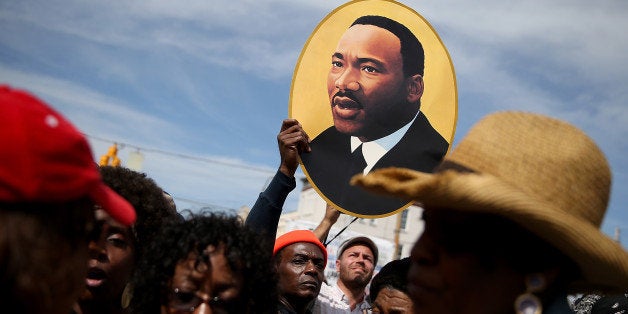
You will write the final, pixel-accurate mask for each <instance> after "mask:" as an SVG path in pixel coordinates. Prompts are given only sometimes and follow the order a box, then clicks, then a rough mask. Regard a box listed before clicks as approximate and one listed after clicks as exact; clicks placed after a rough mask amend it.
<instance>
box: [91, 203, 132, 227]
mask: <svg viewBox="0 0 628 314" xmlns="http://www.w3.org/2000/svg"><path fill="white" fill-rule="evenodd" d="M94 217H96V221H101V222H105V223H107V224H108V225H109V226H112V227H116V228H120V229H121V230H125V229H127V228H128V227H127V226H125V225H123V224H121V223H119V222H118V221H117V220H115V219H113V218H112V217H111V216H110V215H109V214H108V213H107V212H106V211H105V210H104V209H102V208H101V207H100V206H98V205H96V206H95V207H94Z"/></svg>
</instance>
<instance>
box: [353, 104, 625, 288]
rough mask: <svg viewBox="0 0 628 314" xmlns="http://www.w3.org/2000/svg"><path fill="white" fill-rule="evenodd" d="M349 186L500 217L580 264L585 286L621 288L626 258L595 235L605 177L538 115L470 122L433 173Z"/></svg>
mask: <svg viewBox="0 0 628 314" xmlns="http://www.w3.org/2000/svg"><path fill="white" fill-rule="evenodd" d="M351 182H352V184H356V185H359V186H362V187H364V188H366V189H368V190H372V191H375V192H378V193H382V194H389V195H390V194H392V195H395V196H398V197H401V198H405V199H411V200H416V201H419V202H421V203H422V204H423V205H424V206H427V207H432V208H439V207H446V208H450V209H456V210H464V211H469V212H482V213H491V214H497V215H501V216H503V217H505V218H507V219H510V220H512V221H514V222H516V223H518V224H520V225H521V226H523V227H524V228H527V229H528V230H529V231H531V232H533V233H534V234H536V235H537V236H539V237H541V238H542V239H544V240H546V241H547V242H548V243H550V244H552V245H553V246H555V247H556V248H558V249H559V250H561V251H562V252H563V253H564V254H565V255H567V256H569V257H570V258H572V259H573V260H574V261H575V262H576V263H577V265H578V266H579V267H580V270H581V272H582V276H583V278H582V279H583V280H584V282H581V283H579V285H578V286H579V287H582V286H581V285H583V284H584V285H585V286H586V287H591V288H596V289H605V290H609V289H610V290H617V289H619V290H621V291H623V290H624V289H626V288H627V287H628V253H627V252H626V251H625V250H624V249H623V248H622V247H621V246H620V245H619V244H618V243H616V242H615V241H613V240H612V239H610V238H609V237H607V236H606V235H604V234H603V233H602V232H600V230H599V228H600V224H601V223H602V219H603V218H604V214H605V212H606V207H607V205H608V199H609V194H610V185H611V173H610V169H609V166H608V163H607V161H606V158H605V157H604V154H603V153H602V151H601V150H600V149H599V148H598V147H597V145H596V144H595V143H594V142H593V141H592V140H591V139H590V138H589V137H588V136H587V135H586V134H584V133H583V132H582V131H580V130H579V129H577V128H575V127H574V126H572V125H570V124H567V123H565V122H562V121H559V120H556V119H552V118H549V117H546V116H542V115H537V114H531V113H523V112H501V113H495V114H491V115H489V116H487V117H485V118H484V119H482V120H481V121H480V122H478V123H477V124H476V125H475V126H474V127H473V128H472V129H471V130H470V131H469V133H468V134H467V136H466V137H465V138H463V139H462V140H461V141H460V143H459V145H458V146H457V147H456V149H455V150H453V151H452V152H451V154H449V155H448V156H446V157H445V159H444V161H443V162H442V164H441V165H440V166H439V167H438V168H437V169H436V171H435V173H421V172H417V171H413V170H410V169H401V168H387V169H382V170H379V171H373V172H371V173H370V174H368V175H366V176H361V175H358V176H355V177H354V178H353V180H352V181H351Z"/></svg>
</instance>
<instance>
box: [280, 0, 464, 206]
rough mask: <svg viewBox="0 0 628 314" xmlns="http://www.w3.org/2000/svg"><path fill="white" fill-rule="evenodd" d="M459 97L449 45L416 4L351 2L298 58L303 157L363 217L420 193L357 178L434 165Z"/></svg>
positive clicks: (329, 197) (314, 180)
mask: <svg viewBox="0 0 628 314" xmlns="http://www.w3.org/2000/svg"><path fill="white" fill-rule="evenodd" d="M457 106H458V97H457V91H456V78H455V74H454V68H453V65H452V63H451V59H450V57H449V53H448V52H447V49H446V48H445V46H444V45H443V43H442V42H441V40H440V38H439V37H438V35H437V34H436V32H435V31H434V29H433V28H432V27H431V26H430V24H429V23H428V22H427V21H426V20H425V19H424V18H423V17H421V16H420V15H419V14H418V13H417V12H415V11H414V10H412V9H410V8H409V7H407V6H405V5H403V4H400V3H398V2H394V1H385V0H363V1H352V2H349V3H347V4H344V5H342V6H340V7H338V8H337V9H335V10H334V11H333V12H331V13H330V14H329V15H327V16H326V17H325V18H324V19H323V20H322V21H321V22H320V23H319V24H318V26H317V27H316V29H315V30H314V32H313V33H312V35H311V36H310V38H309V39H308V41H307V43H306V44H305V46H304V48H303V51H302V52H301V55H300V57H299V61H298V63H297V66H296V69H295V71H294V76H293V79H292V87H291V90H290V104H289V116H290V117H291V118H295V119H297V120H299V122H300V123H301V124H302V126H303V128H304V129H305V131H306V132H307V133H308V135H309V136H310V139H311V148H312V151H311V152H310V153H302V154H301V156H300V157H301V166H302V167H303V168H302V169H303V171H304V173H305V174H306V176H307V178H308V180H309V181H310V183H311V185H312V186H313V187H314V189H316V191H317V192H318V193H319V194H320V195H321V196H322V197H323V198H324V199H325V200H326V201H327V202H328V203H330V204H331V205H333V206H334V207H336V208H338V209H339V210H340V211H342V212H344V213H347V214H350V215H353V216H358V217H368V218H375V217H384V216H388V215H392V214H394V213H396V212H398V211H400V210H402V209H404V208H406V207H408V206H410V205H411V202H407V201H401V200H398V199H395V198H390V197H386V196H380V195H376V194H372V193H370V192H367V191H366V190H363V189H361V188H359V187H355V186H352V185H350V183H349V181H350V179H351V177H352V176H354V175H355V174H359V173H363V174H368V173H369V172H370V171H373V170H375V169H381V168H386V167H403V168H411V169H414V170H418V171H424V172H431V171H432V169H434V167H435V166H436V165H437V164H438V163H439V162H440V160H441V159H442V158H443V156H444V155H445V154H446V153H447V151H448V150H449V146H450V143H451V142H452V139H453V137H454V132H455V127H456V118H457Z"/></svg>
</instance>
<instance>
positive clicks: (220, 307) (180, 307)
mask: <svg viewBox="0 0 628 314" xmlns="http://www.w3.org/2000/svg"><path fill="white" fill-rule="evenodd" d="M169 300H170V301H169V302H168V306H169V307H170V308H171V309H173V310H176V311H178V312H183V313H192V312H194V310H195V309H196V308H197V307H198V306H200V305H201V304H203V303H206V304H207V305H209V306H210V307H211V308H212V310H214V311H215V312H216V313H223V312H224V313H228V311H227V310H226V304H225V302H224V301H223V300H222V299H220V297H218V296H214V297H201V296H199V295H198V294H197V292H188V291H182V290H181V289H179V288H175V289H174V290H173V291H172V292H171V293H170V299H169Z"/></svg>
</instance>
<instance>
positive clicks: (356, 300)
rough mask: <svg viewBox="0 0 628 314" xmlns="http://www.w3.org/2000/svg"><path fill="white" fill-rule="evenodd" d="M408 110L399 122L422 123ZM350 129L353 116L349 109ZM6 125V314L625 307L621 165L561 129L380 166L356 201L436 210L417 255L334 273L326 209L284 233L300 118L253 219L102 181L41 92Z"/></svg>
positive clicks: (344, 250)
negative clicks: (615, 179) (616, 173)
mask: <svg viewBox="0 0 628 314" xmlns="http://www.w3.org/2000/svg"><path fill="white" fill-rule="evenodd" d="M373 21H376V22H377V23H383V24H370V23H375V22H373ZM356 23H357V24H355V25H352V26H351V28H353V27H355V28H353V29H352V32H353V33H357V35H356V36H357V37H358V38H364V37H369V36H371V35H369V32H367V31H368V30H373V29H374V28H375V29H377V32H378V34H379V35H377V36H380V37H381V36H384V35H385V36H387V38H388V39H391V38H390V36H392V35H391V34H395V33H391V34H388V33H386V31H383V30H382V29H388V28H387V27H389V25H388V24H387V23H388V22H387V21H386V20H382V19H380V18H375V19H372V18H367V19H363V20H358V21H356ZM356 25H357V26H356ZM379 28H382V29H379ZM382 32H383V33H382ZM391 32H392V31H391ZM354 35H355V34H354ZM358 35H359V36H358ZM395 36H397V35H395ZM392 39H393V41H394V38H392ZM356 42H359V41H354V40H348V39H347V40H346V41H343V42H341V44H339V47H343V48H342V49H340V50H342V51H343V52H345V53H347V55H346V59H344V58H345V56H344V55H342V54H339V55H335V58H338V60H336V61H334V70H333V71H334V75H335V76H334V77H335V79H334V81H332V83H334V82H336V81H338V82H340V81H342V82H344V83H342V84H340V83H337V84H336V83H334V84H336V85H334V84H331V85H333V86H332V87H330V88H331V89H334V88H337V89H339V90H343V89H348V88H349V87H350V89H352V90H353V93H359V92H360V91H361V90H362V89H366V88H368V85H367V84H360V83H359V82H348V81H347V77H346V76H343V74H342V73H340V72H341V69H340V68H341V66H342V63H343V62H345V61H347V60H349V59H350V58H353V57H355V56H354V54H353V53H352V52H351V51H350V50H351V49H352V48H351V47H353V46H352V45H354V44H355V43H356ZM397 44H398V43H397ZM344 45H346V46H344ZM341 55H342V58H341V57H340V56H341ZM393 56H396V54H394V55H393ZM396 59H397V61H396V62H397V67H398V68H401V65H402V64H403V62H401V58H400V57H396ZM356 60H358V61H359V60H362V59H361V58H357V59H356ZM356 62H357V61H356ZM360 62H363V60H362V61H360ZM369 62H371V61H369ZM400 62H401V63H400ZM368 70H369V71H371V70H373V69H370V68H369V69H368ZM421 73H422V72H421ZM356 77H357V76H356ZM341 78H342V79H341ZM397 82H398V83H400V84H402V85H403V84H406V85H408V86H409V88H407V90H408V92H410V93H414V94H413V96H412V97H410V96H408V97H406V98H411V99H412V100H415V101H418V99H419V98H420V94H421V93H422V88H423V83H422V77H421V74H417V73H414V72H411V73H410V74H409V81H404V79H403V77H402V76H400V77H399V80H397ZM403 82H406V83H403ZM389 83H390V82H389ZM391 84H392V83H391ZM395 90H404V89H403V88H401V89H395ZM419 91H420V93H418V94H417V92H419ZM417 95H418V96H417ZM363 96H364V97H366V95H361V96H360V97H363ZM380 96H381V95H380ZM342 97H347V98H350V96H346V95H345V96H342ZM360 97H356V99H358V98H360ZM349 102H358V100H351V101H349V100H346V99H345V100H343V101H341V102H340V103H338V104H336V105H340V106H343V108H342V109H339V110H349V111H350V110H355V108H354V107H357V106H355V104H353V103H351V104H350V103H349ZM403 103H406V102H403ZM408 103H409V102H408ZM349 107H351V108H349ZM417 110H418V107H417ZM411 113H412V114H411V115H410V116H409V118H408V119H407V121H405V122H404V123H411V122H412V121H413V119H417V117H420V118H421V119H423V118H424V117H423V116H422V115H420V114H419V113H418V111H412V112H411ZM340 117H341V118H343V119H346V118H347V114H346V112H345V113H341V114H340ZM0 120H1V122H0V142H1V143H3V148H2V153H0V309H2V311H5V310H6V311H9V312H11V313H28V314H30V313H33V314H34V313H52V314H69V313H74V314H79V313H83V314H87V313H92V314H94V313H146V314H157V313H282V314H292V313H295V314H305V313H420V314H433V313H448V314H454V313H455V314H459V313H465V314H474V313H478V314H484V313H486V314H493V313H494V314H504V313H520V314H540V313H547V314H557V313H578V314H584V313H587V314H589V313H624V312H625V311H627V310H628V307H627V303H628V299H627V296H626V294H625V293H627V292H628V252H626V250H625V249H623V247H622V246H621V245H620V244H618V243H617V242H615V241H613V240H612V239H610V238H609V237H608V236H606V235H604V234H603V233H602V232H601V231H600V225H601V223H602V220H603V219H604V215H605V212H606V208H607V204H608V200H609V195H610V186H611V171H610V168H609V165H608V162H607V160H606V158H605V156H604V154H603V152H602V151H601V150H600V149H599V148H598V146H597V145H596V144H595V143H594V141H593V140H591V138H590V137H588V136H587V135H586V134H585V133H583V132H582V131H581V130H579V129H577V128H576V127H574V126H572V125H570V124H568V123H566V122H563V121H560V120H557V119H554V118H551V117H547V116H543V115H538V114H533V113H524V112H514V111H508V112H498V113H494V114H491V115H488V116H486V117H485V118H483V119H482V120H480V121H479V122H477V123H476V124H475V125H474V126H473V127H472V128H471V130H470V131H469V132H468V134H466V136H465V137H464V138H462V139H461V140H460V141H459V143H458V145H457V147H456V148H455V149H453V151H451V152H450V153H449V154H447V155H446V156H444V157H443V158H442V159H439V160H438V161H437V163H436V164H437V165H436V168H435V169H434V170H433V171H427V172H426V171H419V170H417V169H410V168H405V167H387V168H378V167H374V166H373V165H371V166H372V167H370V168H369V171H360V172H359V173H358V174H357V175H355V176H353V177H352V178H351V184H352V185H351V190H352V191H353V190H354V189H358V188H359V189H362V190H363V191H362V190H361V192H360V193H359V194H360V195H362V193H372V194H373V195H379V196H382V195H383V196H385V197H386V198H396V199H397V201H396V202H395V203H399V204H404V203H408V202H414V203H416V204H419V205H420V206H421V207H422V208H423V217H422V219H423V221H424V226H425V227H424V231H423V233H422V235H421V236H420V237H419V238H418V239H417V240H416V243H415V244H414V247H413V248H412V252H411V254H410V256H409V257H405V258H402V259H400V260H393V261H391V262H389V263H387V264H386V265H383V267H382V268H381V270H380V271H379V272H378V273H377V274H375V269H376V266H377V264H378V259H379V248H378V247H377V245H376V244H375V243H374V241H373V240H372V239H370V238H369V237H367V236H358V237H354V238H350V239H348V240H346V241H345V242H343V243H342V244H341V245H340V246H339V249H338V252H336V253H337V254H336V255H335V256H336V260H334V261H329V260H328V256H330V255H331V254H329V252H328V251H327V247H326V245H325V242H326V238H327V236H328V235H329V231H330V228H331V227H332V226H333V225H334V223H335V222H336V221H337V219H338V217H339V215H340V214H341V213H340V211H339V210H337V209H336V208H334V206H332V205H331V204H330V205H328V206H327V210H326V213H325V215H324V217H323V219H322V221H321V222H320V224H319V225H318V226H317V227H316V228H314V229H313V230H292V231H289V232H287V233H285V234H281V235H279V236H278V235H277V226H278V223H279V218H280V215H281V213H282V211H283V206H284V202H285V200H286V197H287V196H288V194H289V193H290V192H291V191H292V190H293V189H294V188H295V187H296V182H295V177H294V175H295V172H296V170H297V167H298V166H299V160H300V156H305V155H307V154H309V153H310V152H312V151H313V150H314V149H317V148H316V147H314V148H313V147H311V146H310V143H311V142H310V138H309V137H308V135H307V134H306V132H305V131H304V129H303V127H302V126H301V125H300V123H299V122H298V121H296V120H294V119H286V120H284V121H283V122H282V125H281V128H280V131H279V134H278V136H277V142H278V147H279V155H280V159H281V160H280V166H279V168H278V170H277V172H276V174H275V176H274V177H273V180H272V181H271V182H270V184H269V185H268V186H267V188H266V189H265V190H264V191H263V192H262V193H260V194H259V196H258V199H257V201H256V202H255V204H254V206H253V207H252V209H251V211H250V213H249V215H248V217H247V218H246V220H245V221H242V220H241V219H240V218H238V217H236V216H231V215H227V214H223V213H214V212H196V213H192V212H189V211H185V210H180V209H177V208H176V206H175V205H174V202H173V201H172V197H171V196H170V195H169V194H168V193H166V192H165V191H163V190H162V189H161V188H160V187H159V185H158V184H157V183H156V182H154V181H153V180H152V179H150V178H149V177H148V176H147V175H146V174H143V173H139V172H136V171H133V170H130V169H127V168H124V167H110V166H100V167H99V166H97V165H96V164H95V162H94V158H93V155H92V152H91V150H90V148H89V145H88V143H87V141H86V139H85V138H84V136H83V135H82V134H81V132H80V131H79V130H77V129H76V128H75V127H74V126H73V125H72V124H71V123H70V122H69V121H68V120H67V119H65V118H64V117H63V116H62V115H61V114H59V113H58V112H56V111H55V110H54V109H52V108H51V107H50V106H49V105H47V104H45V103H43V102H42V101H41V100H39V99H37V98H36V97H34V96H33V95H31V94H29V93H28V92H25V91H21V90H16V89H12V88H11V87H9V86H0ZM343 123H344V124H343V126H345V127H348V126H351V125H350V123H349V122H348V121H344V122H343ZM349 129H350V128H349ZM441 146H442V145H441ZM444 149H445V148H444V146H443V147H441V149H439V151H442V150H444ZM380 157H381V156H380ZM432 157H433V156H432ZM346 183H347V182H343V184H346ZM340 197H343V196H340ZM342 199H343V201H344V200H345V199H344V198H342ZM374 199H378V197H375V198H374ZM328 263H335V266H336V269H337V270H338V279H337V280H336V281H335V282H328V281H327V280H326V278H325V274H324V270H325V268H326V267H327V265H328Z"/></svg>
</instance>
